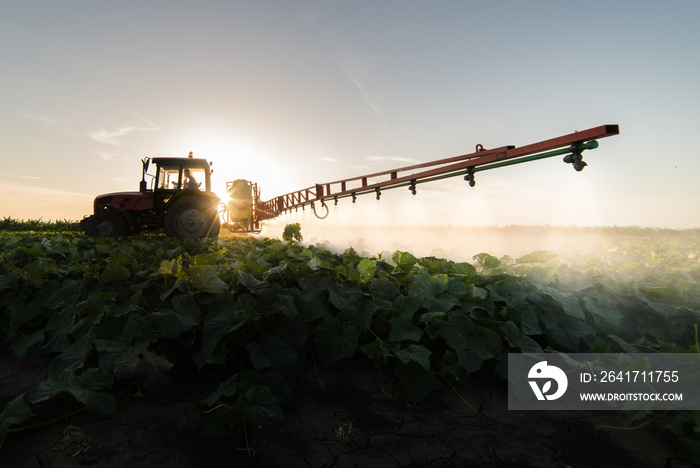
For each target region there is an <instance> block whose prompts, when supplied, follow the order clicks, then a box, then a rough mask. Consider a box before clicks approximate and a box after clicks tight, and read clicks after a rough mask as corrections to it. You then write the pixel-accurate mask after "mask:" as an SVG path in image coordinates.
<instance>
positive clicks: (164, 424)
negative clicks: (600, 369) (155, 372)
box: [0, 358, 681, 468]
mask: <svg viewBox="0 0 700 468" xmlns="http://www.w3.org/2000/svg"><path fill="white" fill-rule="evenodd" d="M48 362H49V360H48V359H34V360H29V361H17V360H13V359H0V376H1V378H2V385H1V386H0V404H4V403H6V402H7V401H9V400H10V399H11V398H13V397H14V396H16V395H17V394H18V393H21V392H29V391H31V389H33V388H34V387H36V385H38V383H39V382H41V381H42V380H43V378H44V375H45V372H46V367H47V366H48ZM217 384H218V382H217V381H216V380H215V379H203V380H201V381H197V382H180V383H177V382H176V383H175V385H174V386H173V387H172V388H171V389H169V390H168V392H167V393H166V394H163V395H157V396H154V395H145V396H135V395H127V396H124V397H121V398H120V399H119V400H118V411H117V413H118V415H117V416H116V417H114V418H104V417H99V416H95V415H92V414H89V413H86V412H83V413H80V414H79V415H75V416H73V417H71V418H68V419H61V420H60V421H58V422H55V423H54V424H52V425H50V426H49V427H44V428H41V429H34V430H29V431H24V432H19V433H13V434H9V435H8V436H7V437H6V439H5V441H4V444H3V446H2V448H0V466H3V467H46V468H49V467H61V468H64V467H83V466H91V467H98V468H107V467H173V468H177V467H230V466H236V467H238V466H241V467H246V466H251V467H252V466H262V467H265V466H286V467H326V466H327V467H332V466H338V467H355V466H357V467H360V466H382V467H392V466H438V467H453V466H454V467H457V466H489V467H492V466H495V467H511V466H512V467H516V466H517V467H551V466H571V467H590V466H598V467H605V466H618V467H621V466H635V467H664V466H681V463H680V462H679V461H678V458H677V454H676V451H675V448H674V444H673V442H672V439H671V438H670V437H669V434H667V433H666V432H665V430H664V429H663V428H661V427H658V426H657V425H655V424H654V423H651V424H648V425H646V426H644V427H642V428H640V429H634V430H629V429H626V430H625V429H620V428H618V427H619V426H621V420H620V415H619V414H618V413H616V412H610V411H609V412H590V411H585V412H584V411H580V412H573V411H572V412H564V411H552V412H532V411H523V412H516V411H509V410H508V403H507V393H506V392H507V388H506V384H505V382H503V381H501V380H497V379H495V378H494V379H490V378H488V377H483V376H480V377H477V378H474V379H472V380H471V381H470V382H469V384H468V385H465V386H460V387H459V388H455V389H452V388H449V387H447V386H446V389H445V390H444V391H441V392H438V393H436V394H435V395H433V396H431V397H429V398H427V399H426V400H424V401H423V402H421V403H420V404H418V405H413V404H411V403H410V402H409V400H407V399H406V398H405V396H404V395H402V393H401V391H400V389H397V388H396V387H395V386H394V385H393V382H392V376H391V375H387V374H384V373H381V372H379V371H378V370H376V369H374V368H373V367H372V366H371V364H370V363H368V362H367V361H366V360H365V359H361V358H357V359H353V360H348V361H344V362H340V363H336V364H335V365H334V366H333V367H332V368H330V369H327V370H324V371H322V372H320V373H318V374H316V375H315V376H314V377H313V379H311V378H309V379H308V380H307V381H305V382H302V383H301V385H300V386H299V388H298V389H297V392H296V395H295V398H294V399H293V401H292V402H291V403H290V404H288V405H287V406H286V407H285V408H284V410H285V420H284V421H283V422H281V423H280V424H278V425H276V426H273V427H267V428H262V429H257V428H249V430H248V441H247V445H246V441H245V440H241V441H232V440H230V439H216V438H209V437H205V436H203V435H202V430H203V428H204V426H205V424H206V422H207V420H208V419H209V417H210V415H208V414H205V411H206V408H205V407H203V406H202V405H201V403H200V401H201V400H202V398H204V397H206V396H207V395H208V394H209V393H210V392H211V391H212V390H213V389H214V388H215V387H216V385H217ZM58 400H59V401H52V402H50V403H49V404H48V405H45V406H44V407H39V408H37V409H36V411H35V412H36V413H47V414H53V415H54V416H55V415H56V414H59V415H60V414H61V409H62V408H65V406H66V405H67V403H68V402H69V401H70V399H69V398H68V397H67V398H66V399H65V401H63V400H62V399H60V398H59V399H58Z"/></svg>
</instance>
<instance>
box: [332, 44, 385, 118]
mask: <svg viewBox="0 0 700 468" xmlns="http://www.w3.org/2000/svg"><path fill="white" fill-rule="evenodd" d="M335 62H336V63H337V64H338V66H339V67H340V69H341V70H342V71H343V73H344V74H345V76H346V77H347V78H348V79H349V80H350V81H351V82H352V84H354V85H355V87H356V88H357V90H358V91H359V92H360V96H361V97H362V100H363V102H364V103H365V104H366V105H367V106H368V107H369V108H370V109H371V110H372V112H373V113H374V115H376V116H377V117H378V118H379V120H381V122H382V124H383V125H384V129H385V130H388V128H389V124H388V123H387V121H386V119H385V118H384V117H383V116H382V113H381V109H380V107H379V105H378V104H377V103H376V101H375V99H374V97H373V96H372V95H371V94H370V93H369V91H368V90H367V83H368V82H369V81H370V76H371V70H372V66H373V60H372V58H371V57H368V56H364V55H360V54H358V53H356V52H354V51H352V50H349V49H344V50H342V51H340V52H338V53H337V54H336V57H335Z"/></svg>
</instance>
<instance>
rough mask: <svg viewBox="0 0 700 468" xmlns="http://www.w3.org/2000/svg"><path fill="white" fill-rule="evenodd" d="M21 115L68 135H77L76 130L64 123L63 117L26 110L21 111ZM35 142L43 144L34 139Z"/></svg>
mask: <svg viewBox="0 0 700 468" xmlns="http://www.w3.org/2000/svg"><path fill="white" fill-rule="evenodd" d="M22 116H23V117H24V118H25V119H29V120H34V121H35V122H39V123H42V124H44V125H49V126H51V127H56V128H58V129H59V130H61V131H62V132H64V133H67V134H68V135H79V133H78V132H76V131H75V130H73V129H72V128H71V127H69V126H68V125H67V124H66V120H65V119H64V118H63V117H56V116H53V115H49V114H39V113H36V112H29V111H27V110H25V111H23V112H22ZM34 142H35V143H37V144H40V145H43V143H42V142H40V141H34Z"/></svg>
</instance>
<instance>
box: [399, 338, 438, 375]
mask: <svg viewBox="0 0 700 468" xmlns="http://www.w3.org/2000/svg"><path fill="white" fill-rule="evenodd" d="M431 354H432V353H431V352H430V351H429V350H428V348H426V347H425V346H423V345H417V344H410V345H408V348H401V349H400V350H398V351H397V352H396V357H397V358H399V359H400V360H401V362H403V363H404V364H408V363H410V362H415V363H416V364H418V365H419V366H421V367H422V368H423V369H425V370H426V371H427V370H430V355H431Z"/></svg>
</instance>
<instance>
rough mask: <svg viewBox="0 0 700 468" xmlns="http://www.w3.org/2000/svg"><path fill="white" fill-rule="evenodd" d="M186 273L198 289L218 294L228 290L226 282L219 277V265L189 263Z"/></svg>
mask: <svg viewBox="0 0 700 468" xmlns="http://www.w3.org/2000/svg"><path fill="white" fill-rule="evenodd" d="M187 273H189V275H190V278H191V279H192V285H193V286H194V287H195V289H197V290H198V291H201V292H208V293H212V294H219V293H222V292H224V291H228V290H229V286H228V284H226V283H225V282H224V281H223V280H222V279H221V278H220V277H219V267H218V266H216V265H191V266H190V267H189V268H188V270H187Z"/></svg>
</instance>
